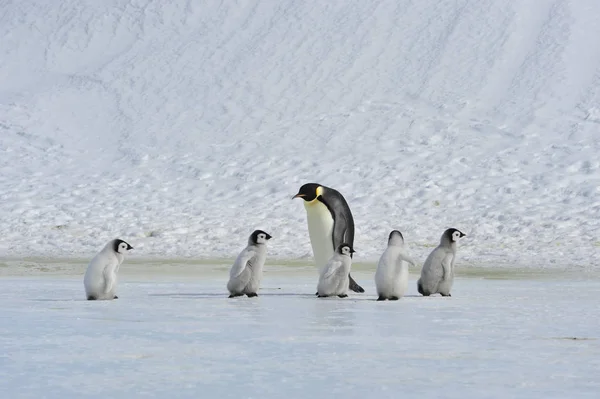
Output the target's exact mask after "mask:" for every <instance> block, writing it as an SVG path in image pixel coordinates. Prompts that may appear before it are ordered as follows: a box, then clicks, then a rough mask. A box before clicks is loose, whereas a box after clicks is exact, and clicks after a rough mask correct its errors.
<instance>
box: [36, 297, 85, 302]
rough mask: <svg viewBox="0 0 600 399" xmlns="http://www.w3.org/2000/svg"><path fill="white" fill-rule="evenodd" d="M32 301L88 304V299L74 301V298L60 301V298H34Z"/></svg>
mask: <svg viewBox="0 0 600 399" xmlns="http://www.w3.org/2000/svg"><path fill="white" fill-rule="evenodd" d="M30 301H33V302H88V300H87V299H85V298H82V299H73V298H64V299H60V298H33V299H30Z"/></svg>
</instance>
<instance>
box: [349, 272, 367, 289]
mask: <svg viewBox="0 0 600 399" xmlns="http://www.w3.org/2000/svg"><path fill="white" fill-rule="evenodd" d="M348 278H349V279H350V285H349V287H348V288H350V290H351V291H354V292H365V289H364V288H363V287H361V286H360V285H358V283H357V282H356V281H354V279H353V278H352V276H351V275H348Z"/></svg>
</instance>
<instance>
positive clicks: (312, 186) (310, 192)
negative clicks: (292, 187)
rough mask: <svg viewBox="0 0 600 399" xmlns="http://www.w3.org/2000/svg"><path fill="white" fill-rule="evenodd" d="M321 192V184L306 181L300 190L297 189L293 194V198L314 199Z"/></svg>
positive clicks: (308, 200) (307, 200)
mask: <svg viewBox="0 0 600 399" xmlns="http://www.w3.org/2000/svg"><path fill="white" fill-rule="evenodd" d="M322 192H323V186H321V185H320V184H317V183H306V184H305V185H303V186H302V187H300V190H298V194H296V195H294V196H293V197H292V199H294V198H302V199H303V200H304V201H306V202H311V201H314V200H315V199H316V198H317V197H318V196H319V195H321V194H322Z"/></svg>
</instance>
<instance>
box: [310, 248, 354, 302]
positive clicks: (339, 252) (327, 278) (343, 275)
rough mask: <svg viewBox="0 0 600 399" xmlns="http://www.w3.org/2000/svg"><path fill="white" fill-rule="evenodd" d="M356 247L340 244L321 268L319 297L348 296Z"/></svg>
mask: <svg viewBox="0 0 600 399" xmlns="http://www.w3.org/2000/svg"><path fill="white" fill-rule="evenodd" d="M353 253H354V249H352V247H351V246H350V245H348V244H345V243H344V244H340V245H339V246H338V247H337V249H336V251H335V253H334V254H333V256H332V257H331V258H330V259H329V262H327V264H326V265H325V266H324V267H323V268H322V269H321V273H320V276H319V283H318V285H317V296H318V297H319V298H323V297H328V296H333V295H337V296H339V297H340V298H346V297H347V296H348V294H347V292H348V289H349V285H350V278H349V277H348V276H349V274H350V267H351V266H352V258H351V256H352V254H353Z"/></svg>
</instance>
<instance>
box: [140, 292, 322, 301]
mask: <svg viewBox="0 0 600 399" xmlns="http://www.w3.org/2000/svg"><path fill="white" fill-rule="evenodd" d="M148 296H151V297H162V298H179V299H181V298H189V299H223V298H224V299H229V300H232V301H240V300H244V299H246V300H254V299H255V298H260V297H297V298H302V297H304V298H312V297H315V296H314V295H311V294H299V293H294V292H263V293H260V292H259V293H258V295H257V296H256V297H254V298H249V297H247V296H246V295H241V296H239V297H235V298H229V294H228V293H215V292H211V293H203V292H194V293H191V292H169V293H159V294H148ZM315 298H316V297H315Z"/></svg>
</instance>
